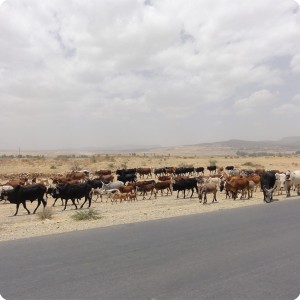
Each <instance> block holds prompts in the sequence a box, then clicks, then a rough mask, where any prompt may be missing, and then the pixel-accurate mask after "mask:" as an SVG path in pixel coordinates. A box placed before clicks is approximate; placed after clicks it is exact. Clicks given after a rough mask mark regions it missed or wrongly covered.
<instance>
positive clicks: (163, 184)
mask: <svg viewBox="0 0 300 300" xmlns="http://www.w3.org/2000/svg"><path fill="white" fill-rule="evenodd" d="M154 187H155V190H156V193H157V192H158V191H160V192H161V195H162V196H163V190H167V196H168V194H169V191H170V194H171V195H172V188H171V180H166V181H159V182H156V183H155V185H154Z"/></svg>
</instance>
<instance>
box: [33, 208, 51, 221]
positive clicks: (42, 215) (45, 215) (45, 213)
mask: <svg viewBox="0 0 300 300" xmlns="http://www.w3.org/2000/svg"><path fill="white" fill-rule="evenodd" d="M53 215H54V212H53V210H52V207H45V208H44V209H43V210H42V211H39V212H38V213H37V216H38V218H39V219H40V220H46V219H48V220H51V219H52V218H53Z"/></svg>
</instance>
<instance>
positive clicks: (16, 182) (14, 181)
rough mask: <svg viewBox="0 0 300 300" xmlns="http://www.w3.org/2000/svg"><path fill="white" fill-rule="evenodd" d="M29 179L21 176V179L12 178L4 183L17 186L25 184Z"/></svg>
mask: <svg viewBox="0 0 300 300" xmlns="http://www.w3.org/2000/svg"><path fill="white" fill-rule="evenodd" d="M27 181H28V178H19V179H11V180H9V181H8V182H6V183H5V184H4V185H10V186H12V187H13V188H15V187H16V186H18V185H25V184H26V183H27Z"/></svg>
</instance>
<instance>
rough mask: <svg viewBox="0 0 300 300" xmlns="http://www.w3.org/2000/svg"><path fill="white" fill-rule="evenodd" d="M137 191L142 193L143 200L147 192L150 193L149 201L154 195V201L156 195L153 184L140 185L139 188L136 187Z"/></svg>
mask: <svg viewBox="0 0 300 300" xmlns="http://www.w3.org/2000/svg"><path fill="white" fill-rule="evenodd" d="M137 190H138V191H141V192H142V196H143V200H144V199H145V195H146V194H147V192H151V194H150V197H149V199H151V196H152V194H154V197H155V199H156V194H157V193H156V191H155V184H154V183H149V184H144V185H141V186H140V187H137Z"/></svg>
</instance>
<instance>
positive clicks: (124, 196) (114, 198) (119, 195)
mask: <svg viewBox="0 0 300 300" xmlns="http://www.w3.org/2000/svg"><path fill="white" fill-rule="evenodd" d="M118 200H119V201H120V203H121V202H122V201H123V200H124V201H126V200H127V193H114V194H113V195H112V196H111V204H113V203H114V202H115V203H118Z"/></svg>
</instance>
